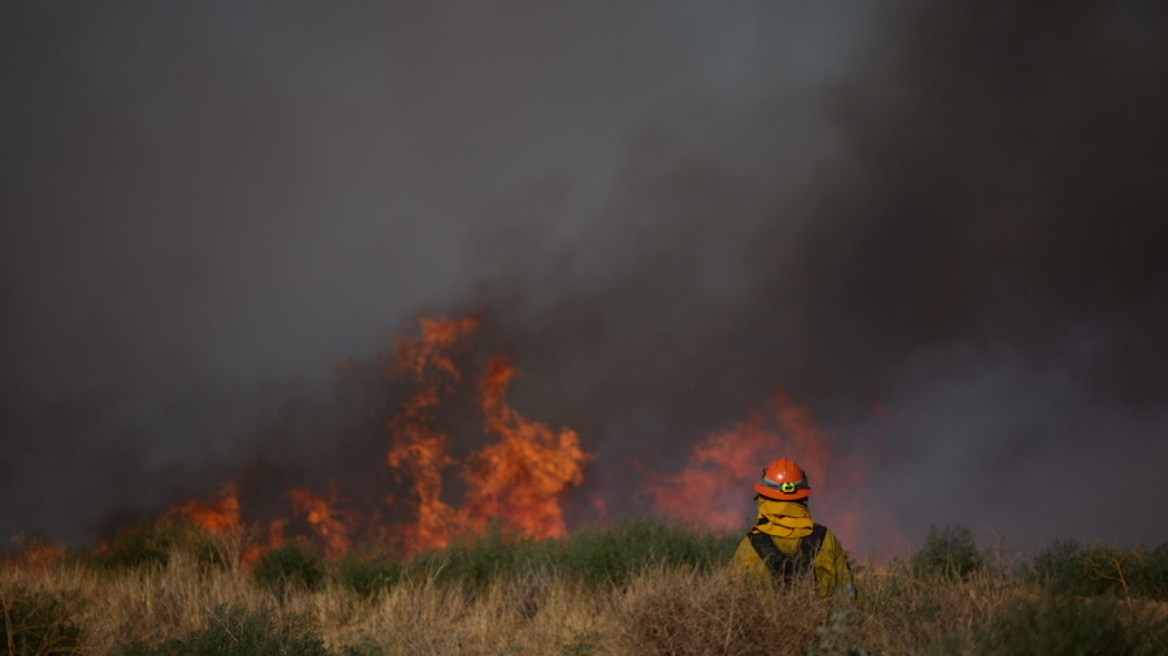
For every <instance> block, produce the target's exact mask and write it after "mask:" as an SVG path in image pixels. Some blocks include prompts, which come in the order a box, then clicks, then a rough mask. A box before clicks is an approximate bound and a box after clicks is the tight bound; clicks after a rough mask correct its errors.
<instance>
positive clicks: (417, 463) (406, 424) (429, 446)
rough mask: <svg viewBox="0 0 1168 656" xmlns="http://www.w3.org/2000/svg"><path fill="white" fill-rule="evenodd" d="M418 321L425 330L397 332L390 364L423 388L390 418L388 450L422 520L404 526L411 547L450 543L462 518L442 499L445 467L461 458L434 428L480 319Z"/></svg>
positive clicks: (409, 549) (413, 548)
mask: <svg viewBox="0 0 1168 656" xmlns="http://www.w3.org/2000/svg"><path fill="white" fill-rule="evenodd" d="M419 324H420V325H421V328H422V334H421V336H419V337H407V336H403V337H400V338H398V341H397V345H396V347H395V349H394V356H395V357H394V360H393V362H392V363H391V365H390V368H391V371H392V372H395V373H399V374H402V373H407V374H411V375H413V377H414V379H415V380H416V381H418V382H419V383H420V384H421V386H422V388H421V389H420V390H419V391H418V392H416V393H415V394H414V395H413V396H411V397H410V398H409V399H408V400H406V402H405V403H404V404H403V405H402V409H401V410H400V411H399V412H398V414H397V416H395V417H394V418H393V420H392V421H391V422H390V424H389V428H390V432H391V433H392V435H393V444H392V446H391V448H390V450H389V453H388V454H387V456H386V462H387V463H388V464H389V466H390V467H393V468H394V469H395V470H396V471H397V474H398V477H399V479H400V478H402V477H403V476H404V477H408V478H409V479H410V480H412V482H413V495H414V498H413V499H411V502H412V503H413V504H414V506H415V509H416V512H417V523H416V524H415V525H414V526H412V527H410V528H409V529H407V530H406V531H405V538H404V540H405V547H406V549H407V550H408V551H409V552H411V553H414V552H418V551H424V550H426V549H434V548H438V547H442V546H444V545H446V543H447V542H449V541H450V539H451V538H452V537H453V536H454V534H455V533H456V532H457V531H458V530H459V528H460V525H461V523H462V522H461V521H460V520H459V517H458V513H457V512H456V511H455V509H454V508H453V507H451V506H450V505H448V504H447V503H445V502H443V501H442V499H441V494H442V472H443V471H444V470H445V469H446V468H448V467H450V466H452V465H454V464H455V462H456V461H455V460H454V458H452V457H451V456H450V455H449V452H448V448H449V447H448V442H449V440H448V438H447V436H446V434H445V433H442V432H440V431H438V430H435V429H434V428H433V424H434V422H435V421H436V420H437V413H438V410H439V407H440V400H441V396H442V394H443V393H444V392H447V393H448V392H449V391H450V390H451V388H452V386H453V384H454V383H455V382H457V381H458V380H459V379H460V378H461V377H462V374H461V372H459V370H458V367H457V366H456V365H455V362H454V358H455V355H456V353H457V352H458V351H462V350H465V349H466V348H467V346H468V341H469V338H470V336H471V334H472V333H473V332H474V331H475V329H476V328H478V320H477V319H475V318H473V317H465V318H463V319H459V320H453V321H451V320H445V319H427V318H424V317H423V318H421V319H419ZM387 502H389V503H392V502H393V500H392V499H387Z"/></svg>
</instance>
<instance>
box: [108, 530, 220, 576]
mask: <svg viewBox="0 0 1168 656" xmlns="http://www.w3.org/2000/svg"><path fill="white" fill-rule="evenodd" d="M173 551H182V552H184V553H187V554H190V555H191V556H193V558H194V560H195V561H196V562H198V563H201V564H205V565H223V564H224V560H223V555H222V552H221V550H220V548H219V544H218V542H217V540H216V536H215V535H213V534H212V533H210V532H208V531H206V530H204V529H201V528H199V527H197V526H193V525H191V524H187V523H184V522H175V521H167V522H159V523H156V524H147V525H142V526H138V527H135V528H128V529H123V530H122V531H121V532H119V533H118V535H117V537H115V538H114V539H113V540H112V541H110V543H109V544H108V546H107V547H106V548H105V549H104V551H102V552H99V553H98V554H97V555H96V557H95V561H94V562H96V564H97V565H98V566H99V567H101V568H103V569H113V570H117V569H126V568H136V567H148V566H158V567H162V566H165V565H166V564H167V563H168V562H169V561H170V554H171V552H173Z"/></svg>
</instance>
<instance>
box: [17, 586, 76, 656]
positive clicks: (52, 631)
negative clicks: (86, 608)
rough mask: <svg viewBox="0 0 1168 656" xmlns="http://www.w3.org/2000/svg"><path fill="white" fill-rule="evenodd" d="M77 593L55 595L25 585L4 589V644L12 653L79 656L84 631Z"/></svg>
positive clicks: (41, 655) (42, 655) (40, 655)
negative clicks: (76, 620) (77, 618)
mask: <svg viewBox="0 0 1168 656" xmlns="http://www.w3.org/2000/svg"><path fill="white" fill-rule="evenodd" d="M79 610H80V604H79V603H78V602H77V597H76V594H75V593H51V592H42V591H35V590H30V589H28V588H26V587H24V586H12V587H5V588H0V645H3V647H4V648H6V649H8V653H11V654H37V655H38V656H53V655H55V654H75V653H77V651H78V646H79V645H80V644H81V639H82V635H83V634H82V631H81V629H80V628H79V627H78V626H77V625H76V624H75V623H74V617H75V616H76V615H77V613H78V611H79Z"/></svg>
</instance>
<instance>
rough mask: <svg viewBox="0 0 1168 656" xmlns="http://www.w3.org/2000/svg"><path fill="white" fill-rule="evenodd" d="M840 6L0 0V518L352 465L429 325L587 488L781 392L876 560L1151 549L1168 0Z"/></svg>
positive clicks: (1167, 287)
mask: <svg viewBox="0 0 1168 656" xmlns="http://www.w3.org/2000/svg"><path fill="white" fill-rule="evenodd" d="M854 4H855V5H856V6H851V7H847V6H843V5H837V6H836V7H835V8H834V9H832V8H823V7H819V6H816V7H814V8H813V7H801V6H798V5H796V4H794V3H791V4H787V3H773V2H742V3H730V4H725V3H719V4H718V6H717V7H714V6H704V3H697V2H693V3H688V2H687V3H677V2H670V3H665V2H663V3H636V4H629V3H588V4H587V5H586V6H584V5H582V6H579V7H574V8H567V7H560V8H558V9H556V10H554V11H553V10H552V9H550V8H549V6H547V5H545V4H540V3H533V2H526V1H518V0H515V1H511V2H496V3H487V4H483V3H467V4H465V5H462V4H449V5H444V6H441V7H437V6H431V5H424V7H426V8H422V7H423V5H418V4H417V3H401V4H392V5H386V6H379V7H372V6H362V5H358V4H332V5H329V8H327V9H326V8H322V7H320V6H315V5H313V4H311V3H280V4H279V5H276V4H273V3H264V2H249V3H200V4H198V5H193V4H192V5H189V6H179V7H175V6H168V7H166V8H162V7H157V6H154V5H152V4H150V3H144V2H131V1H122V2H115V3H104V4H103V5H102V7H100V8H98V7H96V6H91V5H90V4H86V3H70V2H65V3H54V4H52V5H51V6H45V5H36V4H34V3H31V2H27V3H26V2H19V3H10V4H9V5H8V6H6V7H5V8H4V9H0V44H3V45H0V49H2V50H0V52H2V54H3V58H2V60H0V61H2V62H3V64H2V65H3V67H4V79H5V80H6V83H5V85H4V89H3V91H2V93H3V94H4V96H3V102H2V103H0V119H2V121H0V124H2V125H4V126H5V127H4V128H3V133H2V139H3V144H4V146H3V148H2V149H0V151H2V152H3V154H2V155H0V181H2V182H0V185H2V186H0V212H2V215H3V217H4V223H3V227H2V228H0V244H2V245H0V255H2V261H3V263H2V264H0V267H2V269H0V270H2V271H3V275H2V277H0V281H2V287H0V294H2V300H3V304H4V306H5V307H6V308H7V310H6V312H5V319H4V322H3V326H4V333H5V335H4V338H3V340H0V356H2V357H3V360H4V362H6V363H8V366H6V367H5V369H4V373H3V374H2V376H0V430H2V432H3V435H4V443H5V445H6V446H7V448H6V449H5V451H6V453H5V455H4V457H3V458H2V459H0V492H2V493H0V498H2V499H3V501H2V502H0V504H2V505H0V517H3V520H2V521H0V532H3V533H6V534H13V533H16V532H32V533H44V534H47V535H49V536H51V537H55V538H60V539H66V540H73V541H82V540H92V539H93V537H94V536H95V535H96V534H97V533H98V532H100V530H101V529H102V525H103V523H106V522H109V521H111V517H114V518H115V519H116V518H117V517H120V516H132V515H134V514H137V513H151V512H157V511H158V510H159V509H161V508H165V507H166V506H167V505H168V504H170V503H173V502H174V501H176V500H178V499H181V498H183V497H185V496H189V495H192V494H209V493H212V492H213V491H214V490H215V488H216V487H217V486H218V484H219V483H220V482H221V481H223V480H225V479H226V478H228V477H231V476H236V477H238V476H243V477H244V478H245V479H246V480H248V481H253V484H252V485H251V489H253V490H254V492H253V496H255V497H256V499H259V500H260V501H257V502H259V503H262V500H263V499H266V498H269V497H270V496H271V495H270V494H266V493H265V491H267V490H278V489H282V488H283V487H287V486H288V485H322V484H323V482H324V481H326V480H327V479H329V478H334V477H338V476H342V477H343V476H347V475H350V468H349V467H348V464H349V463H353V462H361V461H362V459H363V458H364V459H367V458H368V454H369V453H373V452H376V451H378V450H383V449H384V444H385V440H386V437H385V434H384V423H383V422H384V419H385V416H386V414H387V413H391V412H392V410H390V408H391V407H392V405H393V400H394V399H396V398H399V397H400V394H398V393H397V391H395V390H394V389H392V385H391V384H389V383H386V382H385V381H384V380H383V379H381V378H379V377H378V376H377V375H376V372H375V369H374V367H372V365H363V367H362V368H360V369H359V372H358V374H357V376H356V378H353V377H347V378H345V379H344V381H341V382H337V383H334V382H332V381H331V380H330V379H329V378H328V375H329V372H330V371H331V368H332V366H333V365H334V364H335V363H336V362H338V361H339V360H341V359H342V358H344V357H345V356H348V355H355V356H357V357H358V358H359V359H361V360H362V361H363V362H371V361H372V360H373V358H374V354H376V353H377V352H379V351H381V350H383V349H384V348H385V347H386V346H387V345H388V342H389V339H390V334H391V333H392V332H393V331H394V330H395V329H396V328H398V327H399V326H400V325H402V324H403V322H404V321H405V320H406V319H407V318H408V317H410V316H412V315H413V314H414V313H416V312H417V311H418V310H419V309H423V308H427V309H431V310H434V311H438V312H446V313H457V312H460V311H464V310H478V311H481V312H482V313H483V315H484V317H486V320H487V335H485V336H484V341H485V343H486V344H485V345H486V346H488V347H496V348H503V349H506V350H508V351H509V352H510V353H511V354H512V356H513V357H514V359H515V361H516V364H517V365H518V366H519V368H520V370H521V371H522V372H523V375H522V378H520V379H519V381H517V383H516V385H515V389H514V394H513V400H514V402H515V403H516V405H517V406H519V407H520V408H521V409H522V410H523V412H524V413H525V414H526V415H528V416H530V417H533V418H536V419H540V420H543V421H547V422H549V423H553V424H560V425H567V426H570V427H572V428H574V429H576V430H577V431H578V432H579V433H580V435H581V438H582V440H583V441H584V443H585V447H586V448H587V449H588V450H590V451H592V452H595V453H596V454H597V458H596V460H595V461H594V463H593V465H592V467H591V469H590V471H589V476H588V480H587V482H586V483H585V489H583V490H581V492H580V495H579V497H580V498H584V497H586V496H589V495H594V494H599V495H600V496H603V497H605V498H608V499H610V500H620V499H625V498H628V497H629V496H630V494H631V493H632V492H633V491H634V489H635V486H636V471H635V468H634V467H633V466H632V465H631V463H633V462H634V461H639V462H641V463H643V464H645V465H647V466H650V467H653V468H655V469H660V470H668V469H670V468H671V467H676V466H679V465H680V464H681V463H682V462H683V461H684V458H685V454H686V452H687V450H688V447H689V446H690V445H691V444H692V443H693V442H694V441H696V440H697V439H700V438H701V437H703V436H704V435H706V434H707V433H709V432H710V431H714V430H719V429H722V428H725V427H727V426H728V425H730V424H732V423H733V422H735V421H738V420H740V419H741V418H743V417H744V416H745V415H746V414H747V413H748V412H749V410H750V409H752V408H753V407H756V406H757V405H759V404H760V403H761V402H763V401H764V400H765V399H766V398H767V397H768V395H769V394H770V393H771V392H773V391H774V390H775V389H779V388H783V389H787V390H789V391H790V392H791V393H792V395H793V396H794V397H795V398H796V399H797V400H799V401H801V402H804V403H808V404H810V405H811V406H812V407H814V408H815V410H816V412H817V416H818V417H819V419H820V421H821V423H822V424H823V425H824V426H825V427H826V428H828V430H829V431H831V432H832V433H833V434H834V435H836V437H837V439H838V440H839V442H840V445H841V448H843V449H844V450H846V451H849V452H855V453H862V454H865V456H866V457H869V458H870V459H871V461H872V462H873V471H872V473H871V474H870V476H869V478H868V482H867V485H866V486H865V488H864V489H860V490H855V491H854V493H855V494H857V495H862V496H863V497H864V499H865V504H864V505H865V507H868V508H870V509H871V510H872V512H873V517H874V518H879V519H880V520H881V521H875V520H874V521H873V522H871V526H869V530H870V532H871V534H872V535H873V537H872V544H873V545H874V544H875V543H876V542H878V541H879V540H878V539H877V536H876V534H877V533H879V532H880V531H881V530H883V528H882V527H883V524H882V522H883V521H884V519H886V518H887V519H888V521H889V522H890V523H891V524H894V527H893V528H891V529H888V530H889V531H890V532H892V533H894V534H898V535H901V536H902V539H914V538H915V537H919V535H920V534H921V533H922V532H923V531H924V529H926V528H927V527H928V525H929V524H951V523H965V524H969V525H972V526H975V527H978V528H980V527H983V526H990V527H993V528H995V529H997V530H1001V531H1004V532H1006V533H1007V534H1008V535H1010V536H1013V537H1016V538H1017V539H1019V540H1025V541H1045V540H1049V539H1051V538H1054V537H1078V538H1084V539H1101V540H1108V541H1109V540H1122V541H1127V542H1133V541H1142V542H1146V543H1159V542H1164V541H1166V540H1168V536H1165V528H1164V527H1165V526H1168V522H1166V521H1165V520H1166V519H1168V516H1166V515H1165V511H1164V510H1163V509H1162V507H1163V504H1160V503H1158V502H1157V499H1158V496H1159V495H1158V494H1157V493H1156V492H1157V491H1156V488H1155V487H1154V481H1155V480H1156V479H1157V477H1158V470H1157V469H1158V468H1157V464H1156V463H1158V462H1162V461H1163V460H1164V456H1165V455H1168V454H1166V453H1165V450H1166V447H1165V446H1164V440H1163V439H1162V438H1163V435H1164V433H1165V430H1166V428H1168V415H1166V408H1168V404H1166V403H1165V392H1166V391H1168V374H1166V373H1165V369H1164V367H1162V366H1159V363H1161V362H1164V361H1165V356H1166V355H1168V353H1166V350H1168V347H1166V344H1168V341H1166V340H1165V339H1164V338H1163V337H1162V336H1163V335H1165V334H1168V275H1166V273H1165V272H1166V269H1168V267H1166V266H1165V265H1166V258H1165V257H1164V256H1162V255H1161V253H1162V252H1163V251H1164V249H1165V247H1166V246H1168V223H1165V222H1164V217H1165V216H1168V211H1166V210H1168V194H1166V193H1165V191H1164V190H1165V189H1168V166H1166V164H1165V161H1164V157H1163V154H1162V153H1164V152H1168V151H1166V149H1165V146H1168V144H1166V143H1165V142H1166V141H1168V138H1166V134H1165V128H1164V126H1163V120H1162V117H1163V116H1165V115H1168V85H1165V83H1164V82H1163V80H1164V79H1166V78H1168V76H1166V71H1165V62H1168V57H1166V56H1165V55H1166V54H1168V53H1165V45H1164V43H1163V40H1162V39H1161V38H1159V35H1160V34H1162V33H1163V31H1164V28H1165V27H1168V25H1166V23H1168V13H1166V11H1165V10H1164V9H1162V8H1161V7H1160V6H1158V4H1156V3H1152V2H1146V3H1140V2H1129V3H1120V4H1116V5H1114V6H1106V7H1105V6H1102V4H1101V3H1097V4H1096V5H1095V6H1089V5H1087V4H1082V5H1079V4H1074V5H1073V6H1067V5H1066V3H1008V2H1004V1H1003V2H998V1H996V0H995V1H993V2H989V3H986V2H973V1H972V0H968V1H967V0H960V1H955V2H949V3H943V4H937V3H923V2H922V3H912V2H887V3H881V4H879V5H866V4H865V5H863V6H862V7H861V6H859V5H860V3H854ZM876 407H879V408H881V411H880V412H875V411H874V410H873V408H876ZM776 455H778V454H776ZM761 464H762V463H760V466H761ZM241 472H244V473H242V474H241ZM382 483H384V481H380V480H376V479H370V480H363V481H360V485H359V487H361V488H362V489H363V490H369V489H373V488H375V487H376V486H377V485H379V484H382ZM364 494H365V492H361V493H357V492H354V493H353V495H354V496H362V495H364ZM368 494H369V496H370V498H375V495H373V494H372V492H369V493H368ZM245 501H246V500H245ZM831 510H832V509H830V508H825V509H823V512H824V513H825V517H826V520H827V521H828V522H829V523H830V520H831V517H832V515H831ZM887 537H888V536H879V539H886V538H887ZM869 546H870V545H869Z"/></svg>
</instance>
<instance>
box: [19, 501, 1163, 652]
mask: <svg viewBox="0 0 1168 656" xmlns="http://www.w3.org/2000/svg"><path fill="white" fill-rule="evenodd" d="M737 542H738V537H737V536H735V535H725V534H715V533H709V532H706V531H702V530H695V529H691V528H688V527H685V526H680V525H677V524H673V523H668V522H661V521H650V520H644V519H640V520H629V521H626V522H624V523H622V524H620V525H618V526H616V527H613V528H610V529H587V530H582V531H580V532H578V533H576V534H575V535H573V536H572V537H570V538H566V539H563V540H548V541H532V540H526V539H523V538H522V537H521V536H519V535H518V534H516V533H514V532H511V531H508V530H506V529H505V528H502V527H494V528H493V529H492V530H490V531H488V532H487V533H486V534H484V535H481V536H476V537H473V538H466V539H463V540H461V541H458V542H456V543H454V544H452V545H450V546H449V547H448V548H447V549H445V550H442V551H440V552H435V553H430V554H425V555H423V556H421V557H419V558H416V559H414V560H412V561H409V562H401V561H399V560H398V559H396V558H395V557H394V556H393V555H392V553H391V552H390V551H389V550H386V549H379V548H377V547H376V546H373V545H370V546H368V547H366V548H365V549H363V550H362V551H361V552H360V553H358V554H354V555H352V556H349V557H346V558H344V559H341V560H339V561H332V562H328V561H324V560H322V559H321V558H320V557H319V555H318V554H317V552H316V551H315V550H314V549H313V548H312V546H311V545H308V544H303V543H291V544H288V545H285V546H284V547H282V548H280V549H276V550H272V551H269V552H268V553H266V554H265V555H264V556H263V557H262V558H261V559H260V560H259V561H257V562H256V563H254V565H253V566H252V567H249V568H245V567H242V566H240V565H239V561H240V559H239V554H240V553H241V552H242V549H241V544H242V536H240V535H212V534H207V533H204V532H202V531H198V530H195V529H192V528H190V527H187V526H179V525H162V526H155V527H143V528H141V529H138V530H137V531H132V532H129V533H127V534H125V535H123V536H122V537H121V538H119V540H117V541H115V542H114V543H113V544H111V545H110V547H109V548H108V549H107V550H105V551H104V552H103V553H100V554H98V553H85V552H75V553H68V554H64V555H58V556H57V557H55V558H53V559H50V560H46V559H45V558H44V557H43V554H33V553H32V550H30V551H29V552H28V553H26V554H25V555H24V556H22V557H20V558H16V559H13V560H12V561H10V562H9V563H7V565H6V566H5V567H4V568H3V570H2V571H0V611H3V612H2V613H0V654H4V653H8V654H26V653H27V654H116V655H119V656H181V655H203V654H206V655H208V656H210V655H211V654H239V655H241V656H243V655H252V654H257V655H258V654H273V655H274V654H303V655H305V656H329V655H333V656H375V655H379V654H395V655H396V654H419V655H420V654H512V655H514V654H557V655H571V656H584V655H586V654H767V655H768V656H774V655H779V654H800V655H803V654H817V655H822V656H826V655H829V654H969V655H974V656H981V655H988V654H1133V655H1143V654H1148V655H1151V654H1165V653H1168V610H1166V608H1168V605H1166V604H1165V603H1164V602H1165V601H1166V600H1168V548H1166V547H1165V546H1161V547H1158V548H1155V549H1150V550H1149V549H1143V548H1140V549H1128V550H1121V549H1117V548H1104V547H1088V546H1084V545H1080V544H1077V543H1073V542H1056V543H1054V544H1053V545H1051V547H1050V548H1048V549H1047V550H1045V551H1043V552H1042V553H1040V554H1038V555H1037V556H1036V557H1035V558H1033V559H1032V560H1030V561H1029V562H1026V563H1021V564H1018V563H1016V562H1015V561H1013V560H1011V559H1008V558H1005V557H1004V555H1003V554H1000V553H994V552H990V551H985V550H982V549H979V548H978V546H977V545H976V543H975V542H974V539H973V535H972V532H970V531H969V530H968V529H966V528H963V527H947V528H941V529H934V530H933V531H931V532H930V534H929V536H928V538H927V539H926V541H925V543H924V545H923V546H922V548H921V549H920V550H919V551H918V552H917V553H916V554H914V555H913V556H912V557H910V558H908V559H906V560H904V561H901V562H894V563H892V564H891V565H889V566H888V567H887V568H884V569H882V570H881V571H879V572H877V571H868V570H864V569H862V568H861V569H860V570H859V571H858V578H859V583H860V587H861V590H862V595H861V597H860V599H859V600H858V601H855V602H852V601H847V600H820V599H817V598H815V597H814V596H813V595H812V594H811V591H810V588H809V587H808V588H800V589H793V590H778V589H774V588H772V587H771V586H770V585H769V584H767V583H764V582H750V581H747V582H744V581H743V580H741V579H740V578H738V577H736V576H734V574H733V573H732V572H730V571H729V570H728V568H727V566H726V565H727V562H728V560H729V558H730V555H731V554H732V553H733V550H734V547H735V546H736V544H737ZM34 556H36V557H34Z"/></svg>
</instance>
